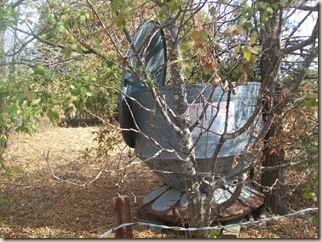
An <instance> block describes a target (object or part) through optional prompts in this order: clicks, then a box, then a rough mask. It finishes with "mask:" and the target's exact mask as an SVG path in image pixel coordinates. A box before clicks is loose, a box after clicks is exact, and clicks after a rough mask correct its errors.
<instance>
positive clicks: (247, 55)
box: [243, 46, 252, 61]
mask: <svg viewBox="0 0 322 242" xmlns="http://www.w3.org/2000/svg"><path fill="white" fill-rule="evenodd" d="M243 54H244V57H245V59H246V60H247V61H250V58H251V57H252V51H251V48H250V47H249V46H245V48H244V49H243Z"/></svg>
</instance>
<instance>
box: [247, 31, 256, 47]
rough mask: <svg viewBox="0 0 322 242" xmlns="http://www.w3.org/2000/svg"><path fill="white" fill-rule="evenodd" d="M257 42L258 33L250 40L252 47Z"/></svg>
mask: <svg viewBox="0 0 322 242" xmlns="http://www.w3.org/2000/svg"><path fill="white" fill-rule="evenodd" d="M256 40H257V33H254V34H253V35H252V36H251V37H250V40H249V43H250V44H251V45H252V44H254V43H255V41H256Z"/></svg>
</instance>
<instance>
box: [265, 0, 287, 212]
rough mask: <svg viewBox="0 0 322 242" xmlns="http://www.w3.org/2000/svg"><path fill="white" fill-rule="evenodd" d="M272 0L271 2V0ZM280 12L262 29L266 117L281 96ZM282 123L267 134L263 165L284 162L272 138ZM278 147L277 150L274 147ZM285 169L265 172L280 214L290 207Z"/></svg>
mask: <svg viewBox="0 0 322 242" xmlns="http://www.w3.org/2000/svg"><path fill="white" fill-rule="evenodd" d="M268 2H270V1H268ZM275 2H278V1H275ZM280 11H281V10H274V12H273V14H272V16H271V17H270V19H269V20H268V22H267V23H266V24H265V30H264V31H263V32H262V49H263V54H262V56H261V59H260V72H261V81H262V83H265V84H267V85H266V86H268V87H269V90H267V92H266V95H265V96H264V101H263V107H264V109H263V120H264V122H265V121H266V120H267V116H268V115H271V113H270V110H272V108H273V107H274V106H275V105H277V103H278V102H279V100H278V98H277V95H276V94H277V93H276V91H277V86H278V74H279V73H278V70H279V66H280V62H281V58H280V56H279V50H280V48H281V46H280V31H281V30H280V21H281V19H280V15H279V14H280ZM280 129H281V124H280V123H278V122H276V123H273V124H272V126H271V128H270V129H269V131H268V132H267V134H266V137H265V149H264V150H263V154H264V155H263V166H264V167H268V166H278V165H281V164H283V163H284V152H283V150H282V149H280V148H279V147H274V148H273V147H272V145H271V141H270V140H271V137H276V136H277V135H278V132H279V130H280ZM273 149H274V150H273ZM282 183H283V170H282V169H278V170H266V171H264V172H263V174H262V185H263V186H267V187H270V188H271V189H267V190H266V191H264V192H265V195H266V201H265V205H266V206H267V207H270V208H271V209H272V210H273V211H275V212H277V213H281V214H283V213H285V212H286V210H287V208H286V207H285V205H284V204H285V203H283V201H282V195H283V194H284V189H283V186H282Z"/></svg>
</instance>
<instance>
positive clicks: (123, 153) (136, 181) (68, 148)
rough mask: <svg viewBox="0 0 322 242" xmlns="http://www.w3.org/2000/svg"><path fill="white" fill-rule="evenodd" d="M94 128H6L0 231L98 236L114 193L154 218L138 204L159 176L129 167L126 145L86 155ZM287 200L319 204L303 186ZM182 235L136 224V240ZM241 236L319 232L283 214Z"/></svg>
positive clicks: (139, 215) (137, 215) (109, 217)
mask: <svg viewBox="0 0 322 242" xmlns="http://www.w3.org/2000/svg"><path fill="white" fill-rule="evenodd" d="M97 130H98V127H77V128H62V127H52V126H48V125H45V126H44V127H42V128H40V129H39V130H38V131H37V132H36V133H34V134H33V135H28V134H24V133H13V134H11V142H10V144H9V146H8V148H7V149H6V152H5V155H4V158H5V162H4V165H5V167H6V169H5V170H3V169H2V170H0V237H2V238H98V237H100V236H101V235H102V234H103V233H104V232H106V231H107V230H109V229H111V228H113V223H114V218H113V210H112V198H113V197H114V196H116V195H117V194H121V195H124V196H128V197H129V198H130V200H131V209H132V217H133V221H142V222H150V223H151V222H152V223H153V222H155V221H154V220H151V217H149V216H147V215H146V214H144V213H143V212H142V211H141V210H140V205H141V204H142V199H143V197H144V196H145V195H146V194H148V193H149V192H150V191H152V190H154V189H155V188H157V187H159V186H160V185H162V184H163V183H162V181H161V180H160V179H159V178H158V177H157V176H156V175H154V174H153V173H152V172H150V170H149V169H148V168H147V167H146V166H144V165H142V164H139V162H137V163H135V165H129V164H130V163H128V162H129V160H130V159H131V153H133V151H132V150H130V149H129V148H127V147H126V146H125V145H124V144H120V145H118V146H117V147H118V148H117V149H115V150H111V151H110V152H109V154H108V155H107V156H105V158H106V159H105V160H100V161H97V160H94V159H92V158H91V157H90V156H86V155H84V154H85V153H86V152H85V151H86V149H90V147H94V146H95V145H96V143H95V142H93V138H94V137H95V135H94V133H95V131H97ZM132 163H133V162H132ZM132 163H131V164H132ZM126 164H128V167H127V169H125V170H124V169H121V168H122V167H124V166H125V165H126ZM290 174H291V175H290V179H294V180H296V179H297V177H296V174H293V173H290ZM287 199H288V200H289V201H290V202H291V203H293V204H292V206H293V207H292V208H293V209H295V210H299V209H302V208H305V207H317V203H313V202H311V203H310V202H308V201H304V200H303V199H302V196H301V192H297V191H293V193H292V196H290V197H289V198H287ZM269 216H270V217H273V216H276V214H270V215H269ZM107 237H108V238H114V234H113V233H111V234H110V235H109V236H107ZM186 237H188V235H187V234H186V233H185V232H180V231H172V230H171V231H170V230H155V229H150V228H148V227H143V226H138V225H135V226H134V238H186ZM239 237H240V238H318V228H317V227H316V226H315V225H314V224H313V223H312V222H311V221H310V220H309V219H301V218H295V217H288V218H283V219H279V220H271V221H269V222H267V223H266V226H259V225H252V226H243V227H242V228H241V232H240V236H239Z"/></svg>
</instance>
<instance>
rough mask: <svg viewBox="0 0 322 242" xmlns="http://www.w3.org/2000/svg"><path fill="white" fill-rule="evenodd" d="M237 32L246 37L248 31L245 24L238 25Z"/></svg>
mask: <svg viewBox="0 0 322 242" xmlns="http://www.w3.org/2000/svg"><path fill="white" fill-rule="evenodd" d="M236 31H237V33H238V34H240V35H242V36H244V37H246V36H247V31H246V30H245V29H244V27H243V26H241V25H237V29H236Z"/></svg>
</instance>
